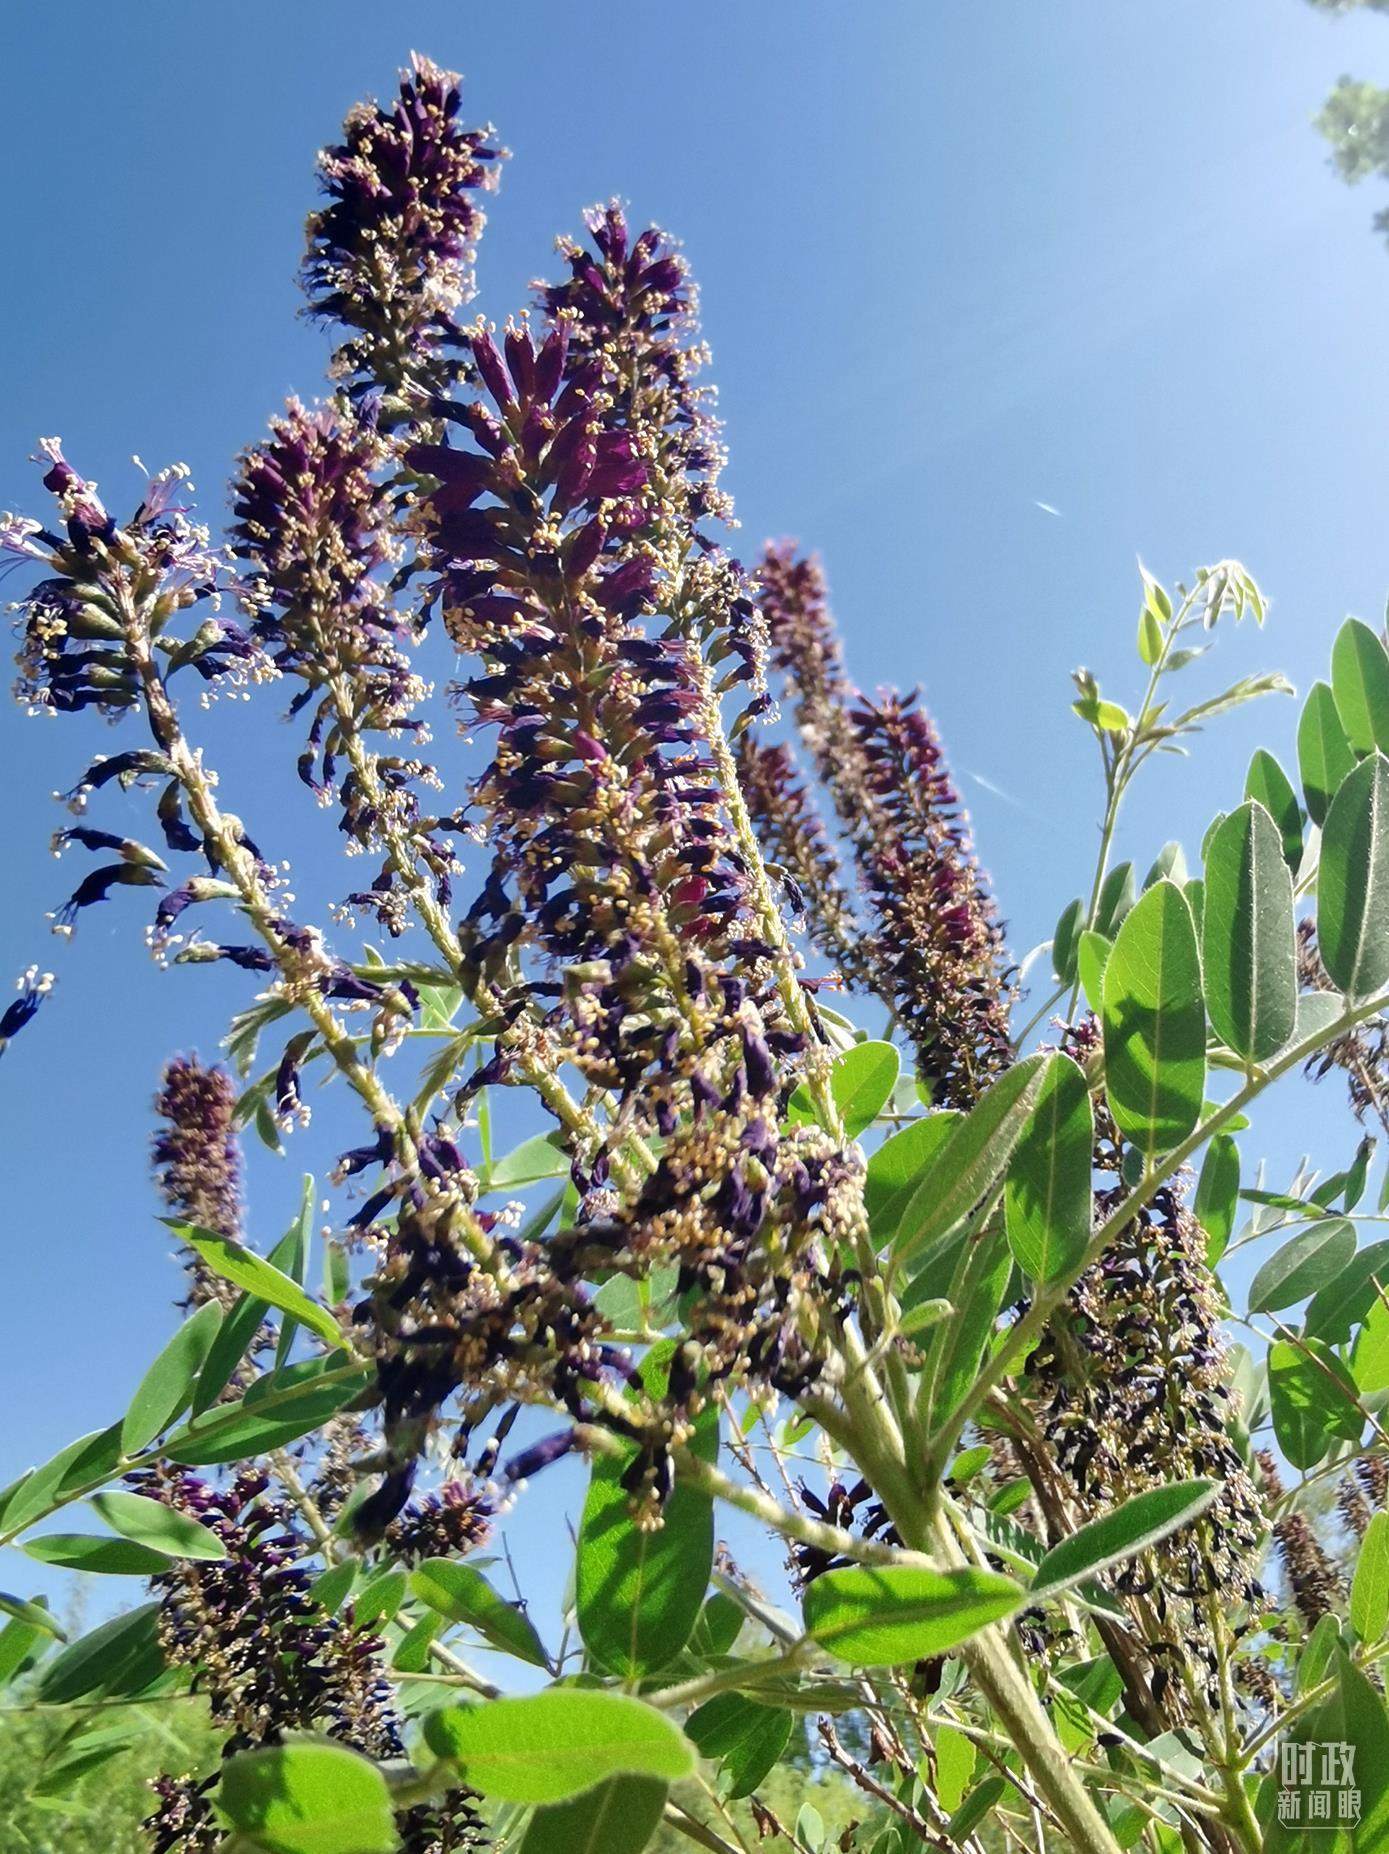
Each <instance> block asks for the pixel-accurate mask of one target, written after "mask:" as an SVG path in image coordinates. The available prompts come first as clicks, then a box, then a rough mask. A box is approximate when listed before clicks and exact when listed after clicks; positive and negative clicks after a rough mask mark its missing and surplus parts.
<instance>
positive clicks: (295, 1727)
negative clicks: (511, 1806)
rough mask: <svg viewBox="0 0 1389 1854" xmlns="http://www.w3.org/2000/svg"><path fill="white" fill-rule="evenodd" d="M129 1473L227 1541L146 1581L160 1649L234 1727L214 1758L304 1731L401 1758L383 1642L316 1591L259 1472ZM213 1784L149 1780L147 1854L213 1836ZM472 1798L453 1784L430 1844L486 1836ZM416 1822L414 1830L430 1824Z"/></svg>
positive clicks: (179, 1851) (188, 1847)
mask: <svg viewBox="0 0 1389 1854" xmlns="http://www.w3.org/2000/svg"><path fill="white" fill-rule="evenodd" d="M139 1484H140V1487H141V1491H142V1492H144V1493H145V1494H147V1495H148V1496H149V1497H150V1498H152V1499H158V1500H161V1501H163V1502H164V1503H165V1504H166V1505H168V1506H171V1507H173V1508H174V1509H175V1510H176V1511H178V1512H182V1513H186V1514H188V1515H189V1516H190V1517H192V1518H194V1519H197V1520H198V1521H199V1522H200V1523H201V1524H202V1525H204V1526H206V1527H207V1528H208V1529H209V1531H211V1532H212V1533H214V1534H215V1535H216V1537H217V1538H218V1539H219V1540H220V1541H221V1543H222V1545H223V1546H224V1547H225V1549H226V1554H227V1555H226V1557H225V1558H223V1559H218V1560H213V1561H200V1560H180V1561H179V1562H178V1563H176V1564H175V1565H174V1567H173V1568H172V1569H171V1570H169V1571H167V1572H164V1573H162V1574H161V1575H160V1576H159V1577H156V1578H155V1579H153V1580H152V1587H153V1589H154V1590H155V1591H156V1593H157V1594H158V1596H159V1599H160V1614H159V1639H160V1644H161V1646H162V1648H163V1652H164V1657H165V1660H166V1661H167V1662H168V1664H169V1665H170V1666H171V1667H175V1668H184V1669H186V1670H187V1671H188V1672H189V1674H190V1675H191V1677H192V1682H193V1686H194V1689H195V1690H196V1691H198V1692H200V1693H202V1694H203V1695H204V1696H205V1697H206V1699H207V1702H208V1706H209V1708H210V1711H211V1714H212V1719H213V1722H214V1724H216V1725H218V1726H221V1727H223V1728H226V1729H227V1730H228V1731H229V1732H230V1736H229V1738H228V1739H227V1741H226V1744H225V1745H224V1747H223V1756H224V1757H229V1756H231V1755H233V1754H234V1753H235V1752H237V1751H242V1750H246V1749H248V1748H250V1747H252V1746H255V1745H263V1744H276V1743H278V1742H279V1741H280V1739H281V1738H282V1737H283V1735H284V1734H285V1733H287V1732H295V1731H311V1730H318V1731H324V1732H327V1733H328V1734H329V1735H330V1736H331V1737H334V1738H337V1739H340V1740H341V1741H342V1742H343V1743H344V1744H346V1745H348V1746H350V1747H351V1748H352V1749H353V1750H356V1751H360V1752H362V1753H363V1754H364V1755H366V1756H368V1757H373V1758H392V1757H400V1756H402V1755H403V1752H404V1743H403V1739H402V1735H401V1734H402V1723H403V1722H402V1720H401V1719H400V1717H399V1715H398V1713H397V1712H396V1709H395V1704H394V1698H393V1695H392V1691H391V1687H390V1683H389V1681H388V1680H387V1679H386V1678H385V1676H384V1674H383V1672H382V1671H381V1666H380V1657H381V1654H382V1649H383V1643H382V1642H381V1640H380V1639H379V1637H377V1636H376V1635H374V1634H373V1633H372V1632H371V1630H370V1629H368V1628H363V1627H359V1626H358V1625H357V1624H356V1623H354V1622H353V1620H352V1617H351V1611H350V1608H349V1610H348V1611H347V1612H345V1614H344V1615H343V1616H342V1617H341V1618H335V1617H332V1616H330V1615H328V1614H327V1612H326V1611H325V1610H323V1609H322V1607H321V1606H320V1605H319V1604H318V1603H317V1602H316V1601H315V1599H314V1596H313V1591H312V1584H313V1574H312V1572H311V1571H310V1570H309V1569H308V1568H307V1567H306V1566H305V1565H304V1563H303V1562H302V1560H303V1558H304V1554H305V1545H304V1541H303V1539H302V1538H300V1537H299V1535H298V1533H297V1532H296V1530H295V1528H294V1526H293V1524H292V1522H291V1520H290V1518H289V1516H288V1514H287V1513H286V1511H285V1510H284V1508H283V1507H282V1506H281V1505H280V1504H279V1502H278V1501H276V1500H275V1499H273V1498H271V1497H270V1496H269V1495H268V1493H267V1491H266V1490H267V1477H266V1476H265V1475H264V1474H263V1473H262V1472H260V1471H259V1470H256V1469H246V1470H243V1471H242V1472H241V1473H240V1474H238V1476H237V1477H236V1479H235V1480H234V1481H233V1482H232V1483H231V1484H230V1485H229V1486H227V1487H225V1488H222V1489H213V1488H211V1487H209V1486H207V1485H206V1483H204V1482H203V1481H201V1480H198V1479H197V1478H195V1477H194V1476H192V1475H188V1474H178V1473H168V1472H162V1471H153V1472H151V1473H150V1474H148V1475H147V1476H145V1477H143V1478H142V1479H141V1480H140V1483H139ZM214 1783H215V1776H214V1777H213V1778H209V1779H206V1780H204V1781H202V1782H196V1781H194V1780H191V1779H189V1780H181V1781H180V1780H177V1779H174V1778H171V1777H164V1778H162V1779H160V1780H159V1782H158V1783H157V1784H156V1785H155V1790H156V1794H157V1795H158V1797H159V1806H158V1808H157V1809H156V1811H155V1813H154V1815H153V1816H152V1817H151V1818H150V1820H149V1821H147V1822H146V1824H145V1827H146V1831H147V1833H149V1835H150V1837H151V1841H152V1844H153V1846H154V1848H155V1849H156V1851H157V1854H201V1850H202V1849H203V1848H204V1847H206V1846H208V1845H215V1843H211V1844H209V1842H208V1841H207V1840H206V1839H205V1837H206V1836H207V1834H208V1830H209V1827H210V1823H211V1812H210V1805H209V1802H208V1793H209V1792H210V1790H211V1789H212V1787H213V1785H214ZM473 1804H474V1798H473V1796H472V1793H471V1792H469V1791H466V1790H456V1791H453V1792H450V1794H449V1795H448V1796H447V1797H446V1798H445V1799H444V1802H443V1804H442V1805H441V1806H440V1809H439V1816H440V1819H441V1820H445V1819H446V1820H450V1821H452V1822H455V1823H456V1824H457V1826H458V1828H459V1838H458V1839H456V1840H454V1841H452V1842H449V1841H442V1842H436V1844H435V1845H439V1846H442V1847H469V1846H471V1847H478V1846H483V1845H485V1842H484V1840H483V1839H482V1835H481V1827H480V1822H479V1818H478V1816H477V1814H476V1812H475V1809H474V1807H473ZM413 1826H414V1828H415V1830H416V1832H417V1834H418V1832H419V1831H420V1830H422V1829H423V1828H424V1827H425V1826H427V1824H426V1823H424V1822H423V1821H421V1822H419V1823H416V1824H414V1825H413ZM465 1827H466V1829H467V1830H468V1835H464V1834H463V1833H462V1830H463V1829H464V1828H465ZM469 1835H470V1836H471V1837H472V1838H471V1839H469V1838H468V1836H469ZM410 1845H412V1846H414V1847H417V1848H419V1849H420V1850H424V1849H427V1848H428V1847H429V1846H430V1845H431V1844H430V1842H429V1841H428V1840H427V1839H417V1840H416V1841H415V1842H414V1843H411V1844H410Z"/></svg>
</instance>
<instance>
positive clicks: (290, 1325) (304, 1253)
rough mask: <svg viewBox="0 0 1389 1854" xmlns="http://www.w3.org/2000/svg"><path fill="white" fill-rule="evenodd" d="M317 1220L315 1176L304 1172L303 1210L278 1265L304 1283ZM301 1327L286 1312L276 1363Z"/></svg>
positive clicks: (287, 1352) (285, 1354)
mask: <svg viewBox="0 0 1389 1854" xmlns="http://www.w3.org/2000/svg"><path fill="white" fill-rule="evenodd" d="M313 1221H314V1180H313V1174H312V1173H311V1172H306V1173H305V1175H304V1182H303V1186H302V1188H301V1190H300V1193H299V1214H298V1216H297V1217H296V1218H295V1219H294V1221H293V1223H291V1224H290V1226H289V1230H288V1233H287V1234H286V1236H285V1237H284V1240H283V1242H282V1243H279V1244H277V1245H276V1247H277V1248H281V1247H282V1248H283V1249H284V1251H285V1256H284V1259H283V1261H276V1262H275V1263H274V1266H275V1267H277V1268H279V1269H280V1270H281V1271H282V1272H283V1273H284V1274H287V1275H288V1276H289V1278H290V1280H291V1281H294V1282H297V1283H298V1285H299V1286H300V1287H304V1286H305V1285H306V1283H307V1282H308V1279H309V1253H310V1251H311V1250H312V1248H313ZM297 1331H298V1326H297V1323H296V1322H295V1321H294V1320H293V1319H292V1318H291V1317H290V1316H289V1315H288V1314H286V1316H285V1318H284V1319H283V1320H281V1322H280V1336H279V1338H278V1339H277V1340H276V1342H275V1364H276V1366H280V1365H283V1364H284V1362H285V1360H286V1359H287V1358H288V1357H289V1355H290V1352H291V1350H292V1349H293V1346H294V1335H295V1333H296V1332H297Z"/></svg>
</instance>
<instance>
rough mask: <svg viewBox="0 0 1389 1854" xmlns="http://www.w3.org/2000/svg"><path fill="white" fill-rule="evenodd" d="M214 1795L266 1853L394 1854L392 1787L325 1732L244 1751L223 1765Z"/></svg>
mask: <svg viewBox="0 0 1389 1854" xmlns="http://www.w3.org/2000/svg"><path fill="white" fill-rule="evenodd" d="M213 1800H214V1802H215V1803H216V1805H217V1809H218V1811H219V1813H220V1814H221V1815H222V1817H223V1818H224V1819H225V1821H226V1822H227V1824H228V1826H229V1827H231V1828H233V1829H235V1830H237V1832H238V1833H240V1834H243V1835H246V1836H248V1837H249V1838H250V1839H251V1840H252V1841H253V1842H254V1844H255V1846H256V1847H257V1848H264V1849H265V1850H266V1854H391V1850H392V1849H394V1848H398V1847H399V1846H400V1838H399V1836H398V1835H397V1834H396V1828H395V1817H394V1816H393V1814H392V1812H391V1793H390V1791H389V1790H388V1789H387V1787H386V1779H385V1778H384V1777H383V1776H382V1774H381V1772H380V1771H379V1770H378V1769H377V1768H376V1765H375V1764H373V1763H372V1762H371V1760H370V1758H365V1757H362V1756H361V1755H360V1754H359V1753H358V1752H356V1751H349V1750H348V1749H347V1747H346V1746H345V1745H339V1744H333V1743H330V1742H329V1741H327V1740H323V1739H320V1740H309V1739H301V1740H294V1741H291V1742H290V1743H289V1744H283V1745H267V1746H264V1747H263V1748H261V1749H260V1750H257V1751H243V1752H241V1753H240V1754H239V1755H238V1756H236V1757H232V1758H228V1760H227V1762H226V1763H225V1764H224V1765H223V1766H222V1780H221V1782H220V1783H219V1784H218V1785H217V1788H216V1790H215V1791H214V1792H213Z"/></svg>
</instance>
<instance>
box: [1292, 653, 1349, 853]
mask: <svg viewBox="0 0 1389 1854" xmlns="http://www.w3.org/2000/svg"><path fill="white" fill-rule="evenodd" d="M1354 765H1355V755H1354V753H1353V752H1352V751H1351V745H1350V742H1349V741H1348V740H1347V739H1346V730H1345V729H1344V727H1342V725H1341V717H1340V715H1339V714H1338V713H1337V711H1336V699H1335V697H1334V696H1333V695H1332V693H1331V690H1330V689H1329V688H1328V687H1327V685H1326V684H1325V683H1324V682H1314V683H1313V684H1312V686H1311V688H1310V689H1309V690H1308V691H1307V701H1306V703H1305V705H1304V707H1303V710H1302V718H1301V720H1300V721H1299V722H1298V724H1297V766H1298V773H1299V775H1300V777H1301V779H1302V796H1303V797H1304V798H1305V799H1306V801H1307V814H1308V816H1309V817H1310V818H1311V820H1312V822H1313V823H1314V824H1322V823H1325V821H1326V814H1327V812H1328V811H1329V810H1330V809H1331V801H1332V799H1333V798H1334V797H1335V796H1336V793H1337V792H1338V791H1339V790H1340V787H1341V785H1342V784H1343V783H1344V781H1345V780H1346V778H1347V777H1348V776H1349V774H1350V772H1351V770H1352V768H1353V767H1354Z"/></svg>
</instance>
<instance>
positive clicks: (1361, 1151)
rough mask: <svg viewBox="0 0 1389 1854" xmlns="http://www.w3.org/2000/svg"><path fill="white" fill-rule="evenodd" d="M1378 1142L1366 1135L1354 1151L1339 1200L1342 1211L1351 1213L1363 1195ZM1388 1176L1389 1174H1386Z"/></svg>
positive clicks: (1368, 1134)
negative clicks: (1342, 1193) (1342, 1194)
mask: <svg viewBox="0 0 1389 1854" xmlns="http://www.w3.org/2000/svg"><path fill="white" fill-rule="evenodd" d="M1377 1144H1378V1141H1377V1140H1376V1139H1375V1138H1374V1136H1373V1134H1370V1133H1367V1134H1365V1135H1364V1137H1363V1138H1362V1139H1361V1141H1360V1143H1359V1145H1358V1146H1357V1147H1356V1149H1355V1157H1354V1158H1353V1159H1352V1160H1351V1163H1350V1170H1349V1171H1348V1172H1347V1173H1346V1189H1345V1195H1344V1197H1343V1198H1342V1199H1341V1204H1342V1207H1343V1209H1345V1210H1346V1211H1352V1210H1354V1209H1355V1207H1356V1205H1357V1204H1358V1203H1359V1202H1360V1200H1361V1198H1362V1197H1363V1196H1364V1195H1365V1185H1366V1182H1367V1181H1368V1179H1369V1176H1370V1162H1371V1160H1372V1159H1373V1158H1374V1156H1375V1147H1376V1145H1377ZM1386 1176H1389V1174H1386Z"/></svg>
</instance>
